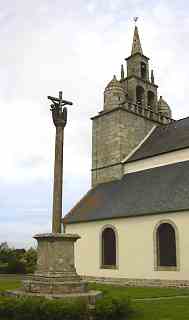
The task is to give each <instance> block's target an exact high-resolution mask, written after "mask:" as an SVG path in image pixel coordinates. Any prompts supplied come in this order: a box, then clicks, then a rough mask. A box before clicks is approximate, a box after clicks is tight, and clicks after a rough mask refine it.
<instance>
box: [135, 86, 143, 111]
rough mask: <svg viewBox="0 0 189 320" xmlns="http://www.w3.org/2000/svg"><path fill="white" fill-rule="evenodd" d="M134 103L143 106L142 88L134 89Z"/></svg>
mask: <svg viewBox="0 0 189 320" xmlns="http://www.w3.org/2000/svg"><path fill="white" fill-rule="evenodd" d="M136 103H137V104H138V105H140V106H142V105H144V88H143V87H140V86H137V87H136Z"/></svg>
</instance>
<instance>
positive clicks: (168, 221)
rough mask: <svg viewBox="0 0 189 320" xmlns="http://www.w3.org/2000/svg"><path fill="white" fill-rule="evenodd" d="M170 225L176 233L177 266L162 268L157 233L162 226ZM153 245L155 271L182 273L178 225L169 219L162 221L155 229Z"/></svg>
mask: <svg viewBox="0 0 189 320" xmlns="http://www.w3.org/2000/svg"><path fill="white" fill-rule="evenodd" d="M164 223H167V224H170V225H171V226H172V228H173V229H174V231H175V246H176V266H160V265H159V257H158V254H159V252H158V243H157V236H158V235H157V232H158V228H159V226H160V225H161V224H164ZM153 245H154V271H180V247H179V232H178V228H177V226H176V224H175V223H174V222H173V221H172V220H169V219H163V220H160V221H159V222H158V223H157V224H156V225H155V228H154V232H153Z"/></svg>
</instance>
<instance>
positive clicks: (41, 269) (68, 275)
mask: <svg viewBox="0 0 189 320" xmlns="http://www.w3.org/2000/svg"><path fill="white" fill-rule="evenodd" d="M34 238H35V239H36V240H37V242H38V257H37V270H36V272H35V274H34V275H33V276H32V277H31V278H30V279H25V280H23V289H22V291H14V292H12V294H13V295H29V296H33V295H35V296H45V297H49V298H65V299H66V298H72V299H73V298H79V297H81V298H84V299H86V300H87V301H88V302H89V303H91V302H90V301H93V302H94V301H95V300H96V299H97V298H98V297H99V296H100V293H99V292H94V291H92V292H89V291H88V285H87V282H86V281H84V280H82V279H81V277H80V276H79V275H78V274H77V273H76V269H75V264H74V242H75V241H77V240H78V239H79V238H80V237H79V236H78V235H76V234H65V233H63V234H59V233H57V234H54V233H47V234H38V235H35V236H34ZM9 294H11V293H10V292H9Z"/></svg>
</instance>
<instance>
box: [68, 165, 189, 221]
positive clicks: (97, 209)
mask: <svg viewBox="0 0 189 320" xmlns="http://www.w3.org/2000/svg"><path fill="white" fill-rule="evenodd" d="M187 209H189V161H184V162H179V163H176V164H171V165H167V166H162V167H157V168H152V169H148V170H144V171H140V172H134V173H129V174H126V175H125V176H124V177H123V178H122V179H121V180H116V181H111V182H108V183H104V184H100V185H98V186H97V187H96V188H94V189H91V190H90V191H89V192H88V193H87V194H86V195H85V197H84V198H83V199H82V200H81V201H80V202H79V203H78V204H77V205H76V206H75V207H74V208H73V209H72V210H71V211H70V213H69V214H68V215H67V216H66V217H65V218H64V222H65V223H77V222H86V221H95V220H104V219H111V218H121V217H135V216H141V215H152V214H158V213H164V212H174V211H181V210H187Z"/></svg>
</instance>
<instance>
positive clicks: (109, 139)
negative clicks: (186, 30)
mask: <svg viewBox="0 0 189 320" xmlns="http://www.w3.org/2000/svg"><path fill="white" fill-rule="evenodd" d="M154 125H155V122H153V121H150V120H147V119H145V118H143V117H139V116H137V115H136V114H134V113H130V112H128V111H127V110H125V109H121V108H118V109H115V110H113V111H112V112H108V113H102V114H100V115H99V116H98V117H95V118H93V134H92V139H93V140H92V145H93V148H92V186H93V187H94V186H95V185H97V184H99V183H103V182H108V181H111V180H115V179H120V178H121V177H122V176H123V171H122V169H123V168H122V163H121V161H122V160H123V159H124V158H125V157H126V156H127V155H128V154H129V153H130V152H131V151H132V150H133V149H134V148H135V147H136V146H137V145H138V144H139V143H140V142H141V140H142V139H143V138H144V137H145V136H146V135H147V134H148V132H149V131H150V129H151V128H152V127H153V126H154Z"/></svg>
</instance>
